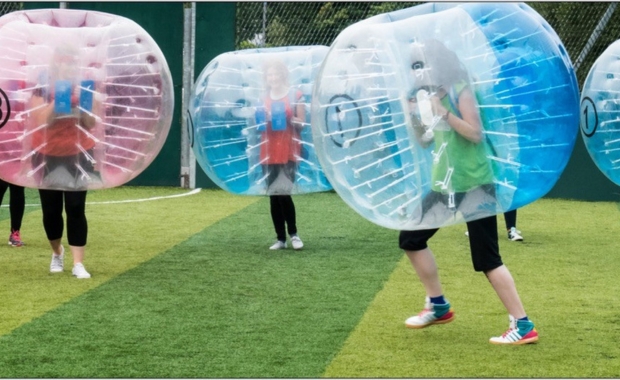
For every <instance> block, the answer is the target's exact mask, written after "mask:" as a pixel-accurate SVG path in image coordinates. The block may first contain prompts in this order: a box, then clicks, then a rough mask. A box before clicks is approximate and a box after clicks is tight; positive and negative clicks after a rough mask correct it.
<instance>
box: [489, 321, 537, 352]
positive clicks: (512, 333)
mask: <svg viewBox="0 0 620 380" xmlns="http://www.w3.org/2000/svg"><path fill="white" fill-rule="evenodd" d="M509 319H510V326H509V327H508V331H506V332H505V333H504V334H503V335H502V336H496V337H493V338H491V339H489V342H491V343H493V344H514V345H516V344H527V343H536V342H538V332H537V331H536V328H534V322H532V321H518V320H515V318H514V317H513V316H512V315H510V316H509Z"/></svg>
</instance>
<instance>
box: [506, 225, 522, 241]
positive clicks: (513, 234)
mask: <svg viewBox="0 0 620 380" xmlns="http://www.w3.org/2000/svg"><path fill="white" fill-rule="evenodd" d="M508 239H510V240H512V241H523V236H521V231H519V230H517V229H516V228H515V227H511V228H510V231H508Z"/></svg>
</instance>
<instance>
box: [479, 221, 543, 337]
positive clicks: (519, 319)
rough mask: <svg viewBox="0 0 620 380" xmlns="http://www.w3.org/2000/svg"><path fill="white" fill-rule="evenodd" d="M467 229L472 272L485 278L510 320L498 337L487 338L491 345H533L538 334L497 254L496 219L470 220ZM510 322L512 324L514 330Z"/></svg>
mask: <svg viewBox="0 0 620 380" xmlns="http://www.w3.org/2000/svg"><path fill="white" fill-rule="evenodd" d="M467 228H468V231H469V240H470V248H471V253H472V262H473V265H474V269H475V270H476V271H478V272H483V273H484V274H485V275H486V277H487V279H488V280H489V282H490V284H491V286H492V287H493V290H495V293H496V294H497V296H498V297H499V299H500V301H501V302H502V304H503V305H504V308H505V309H506V311H507V312H508V314H509V318H510V320H511V327H510V328H509V330H508V331H507V332H506V333H505V334H504V335H502V336H501V337H494V338H491V343H494V344H523V343H532V342H535V341H536V340H538V333H537V332H536V329H535V328H534V324H533V323H532V322H531V321H529V319H528V317H527V314H526V313H525V309H524V307H523V304H522V302H521V298H520V297H519V294H518V292H517V287H516V285H515V282H514V279H513V277H512V275H511V274H510V271H509V270H508V268H507V267H506V266H505V265H504V263H503V262H502V259H501V256H500V254H499V245H498V242H497V241H498V236H497V218H496V217H495V216H491V217H488V218H483V219H478V220H474V221H471V222H468V223H467ZM513 319H514V320H515V322H514V327H513V322H512V320H513ZM515 329H517V330H515ZM513 330H515V331H516V332H515V331H513Z"/></svg>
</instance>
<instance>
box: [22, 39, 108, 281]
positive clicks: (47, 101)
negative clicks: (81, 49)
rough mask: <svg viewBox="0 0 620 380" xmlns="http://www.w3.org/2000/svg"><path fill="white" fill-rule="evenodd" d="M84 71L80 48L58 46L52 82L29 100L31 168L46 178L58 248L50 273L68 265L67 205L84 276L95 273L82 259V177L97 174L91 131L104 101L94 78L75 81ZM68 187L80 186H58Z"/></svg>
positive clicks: (46, 221) (50, 225)
mask: <svg viewBox="0 0 620 380" xmlns="http://www.w3.org/2000/svg"><path fill="white" fill-rule="evenodd" d="M79 75H80V70H79V67H78V52H77V50H76V49H73V48H71V47H67V46H62V47H59V48H56V50H55V51H54V55H53V58H52V63H51V65H50V72H49V79H48V80H47V82H48V83H49V86H45V85H39V86H37V88H36V89H35V90H34V91H33V95H32V97H31V99H30V104H29V109H30V110H31V111H30V114H31V117H30V118H29V123H30V126H29V132H28V133H29V137H30V142H29V144H30V146H31V149H32V152H33V154H32V168H33V171H34V172H35V175H38V176H39V181H40V183H41V188H40V189H39V196H40V198H41V209H42V213H43V228H44V230H45V233H46V235H47V238H48V240H49V244H50V246H51V248H52V251H53V252H52V260H51V264H50V272H51V273H58V272H62V271H63V270H64V253H65V249H64V247H63V245H62V244H61V239H62V235H63V229H64V221H63V215H62V212H63V207H64V210H65V212H66V217H67V239H68V243H69V248H70V250H71V254H72V256H73V269H72V274H73V276H75V277H77V278H79V279H85V278H90V277H91V276H90V273H88V272H87V271H86V269H85V267H84V264H83V260H84V251H85V247H86V242H87V236H88V224H87V220H86V212H85V209H86V193H87V192H86V190H85V189H84V187H85V186H86V185H85V184H81V185H80V180H82V181H83V179H84V177H86V176H89V175H91V176H92V175H93V173H96V170H95V167H94V165H95V160H94V158H93V157H94V154H93V151H94V148H95V141H94V139H93V135H92V131H93V128H94V127H95V126H96V125H97V123H98V122H99V121H100V118H99V117H98V116H97V115H98V114H99V112H100V102H99V101H97V100H96V97H94V96H93V92H94V82H93V81H88V82H84V81H81V82H79V83H76V79H77V78H78V77H79ZM84 86H88V88H85V87H84ZM89 100H90V102H89ZM63 187H65V188H76V189H75V190H72V191H65V190H57V188H63ZM63 203H64V205H63Z"/></svg>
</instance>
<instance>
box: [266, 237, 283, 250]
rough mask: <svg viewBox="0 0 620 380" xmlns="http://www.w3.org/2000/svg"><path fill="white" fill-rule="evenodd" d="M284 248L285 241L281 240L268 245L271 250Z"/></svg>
mask: <svg viewBox="0 0 620 380" xmlns="http://www.w3.org/2000/svg"><path fill="white" fill-rule="evenodd" d="M285 248H286V242H285V241H282V240H278V241H276V242H275V243H274V244H273V245H272V246H271V247H269V249H271V250H272V251H277V250H278V249H285Z"/></svg>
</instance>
